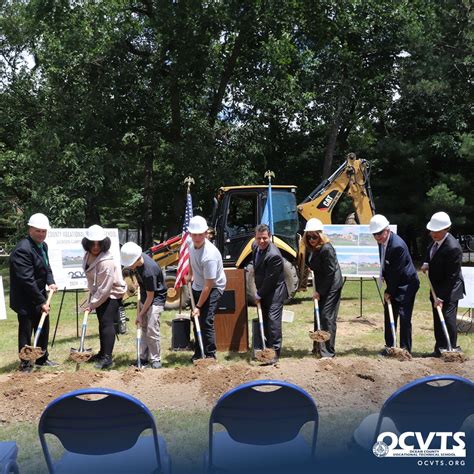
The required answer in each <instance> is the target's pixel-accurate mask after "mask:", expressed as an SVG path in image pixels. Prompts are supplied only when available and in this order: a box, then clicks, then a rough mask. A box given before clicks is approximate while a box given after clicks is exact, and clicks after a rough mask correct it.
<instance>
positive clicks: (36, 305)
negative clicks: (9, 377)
mask: <svg viewBox="0 0 474 474" xmlns="http://www.w3.org/2000/svg"><path fill="white" fill-rule="evenodd" d="M48 230H49V220H48V218H47V217H46V216H45V215H44V214H41V213H37V214H33V215H32V216H31V217H30V219H29V220H28V236H27V237H26V238H24V239H22V240H20V242H19V243H18V244H17V246H16V247H15V249H14V250H13V251H12V253H11V254H10V308H11V309H12V310H13V311H15V312H16V313H17V315H18V323H19V325H18V350H19V351H20V350H21V348H22V347H24V346H25V345H31V337H32V335H33V334H34V333H35V331H36V329H37V328H38V325H39V322H40V319H41V313H42V312H46V313H49V311H50V307H49V304H48V303H47V297H46V288H48V290H52V291H57V289H58V288H57V286H56V284H55V283H54V278H53V272H52V270H51V266H50V264H49V255H48V245H47V244H46V242H45V239H46V235H47V233H48ZM48 339H49V314H48V316H47V317H46V320H45V321H44V324H43V329H42V331H41V335H40V337H39V340H38V345H39V346H40V347H41V348H42V349H43V350H44V351H45V353H44V355H43V356H42V357H40V358H39V359H37V360H36V362H35V364H36V365H37V366H55V365H58V364H57V363H56V362H53V361H51V360H49V358H48V357H49V355H48ZM20 370H21V371H23V372H31V370H33V365H32V363H31V362H29V361H22V362H21V363H20Z"/></svg>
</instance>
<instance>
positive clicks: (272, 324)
mask: <svg viewBox="0 0 474 474" xmlns="http://www.w3.org/2000/svg"><path fill="white" fill-rule="evenodd" d="M260 304H261V306H262V317H263V332H264V334H265V339H266V340H267V342H266V346H267V347H269V348H271V349H273V350H274V351H275V353H276V355H277V357H280V352H281V340H282V331H281V320H282V317H283V299H281V298H278V299H277V300H276V301H273V300H270V301H268V300H267V301H265V300H263V299H262V300H261V301H260Z"/></svg>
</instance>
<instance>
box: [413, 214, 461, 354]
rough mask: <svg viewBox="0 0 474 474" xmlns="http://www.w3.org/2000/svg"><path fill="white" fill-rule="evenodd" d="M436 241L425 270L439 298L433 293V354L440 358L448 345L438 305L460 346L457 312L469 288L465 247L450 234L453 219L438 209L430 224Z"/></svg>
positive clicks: (428, 253)
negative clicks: (465, 283) (434, 297)
mask: <svg viewBox="0 0 474 474" xmlns="http://www.w3.org/2000/svg"><path fill="white" fill-rule="evenodd" d="M426 228H427V229H428V230H429V232H430V236H431V239H432V240H433V242H432V243H431V244H430V245H429V246H428V249H427V251H426V256H425V260H424V263H423V265H422V267H421V270H422V271H423V272H424V273H427V272H428V274H429V278H430V281H431V284H432V285H433V289H434V292H435V294H436V298H437V299H436V301H434V299H433V296H432V295H431V293H430V300H431V303H432V306H433V326H434V335H435V347H434V352H433V354H432V355H433V356H434V357H440V356H441V349H446V348H447V342H446V337H445V335H444V332H443V328H442V326H441V321H440V319H439V315H438V310H437V309H436V308H437V307H438V306H439V307H440V308H441V310H442V312H443V316H444V319H445V321H446V327H447V329H448V334H449V339H450V342H451V346H452V347H453V348H456V349H458V350H460V348H459V347H457V325H456V318H457V311H458V301H459V300H460V299H462V298H463V296H464V294H465V292H466V289H465V286H464V279H463V276H462V271H461V266H462V248H461V246H460V245H459V242H458V241H457V240H456V239H455V238H454V237H453V236H452V235H451V234H450V233H449V231H450V229H451V219H450V218H449V216H448V214H446V212H436V213H435V214H433V215H432V216H431V219H430V221H429V222H428V224H427V225H426Z"/></svg>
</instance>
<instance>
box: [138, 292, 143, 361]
mask: <svg viewBox="0 0 474 474" xmlns="http://www.w3.org/2000/svg"><path fill="white" fill-rule="evenodd" d="M139 313H140V292H138V293H137V316H138V314H139ZM141 339H142V327H141V325H140V324H137V368H138V370H140V369H142V359H141V358H140V353H141Z"/></svg>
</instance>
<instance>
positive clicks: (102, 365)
mask: <svg viewBox="0 0 474 474" xmlns="http://www.w3.org/2000/svg"><path fill="white" fill-rule="evenodd" d="M113 366H114V363H113V361H112V357H111V356H103V357H102V358H101V359H99V360H98V361H97V362H96V363H95V364H94V367H95V368H96V369H101V370H106V369H111V368H112V367H113Z"/></svg>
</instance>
